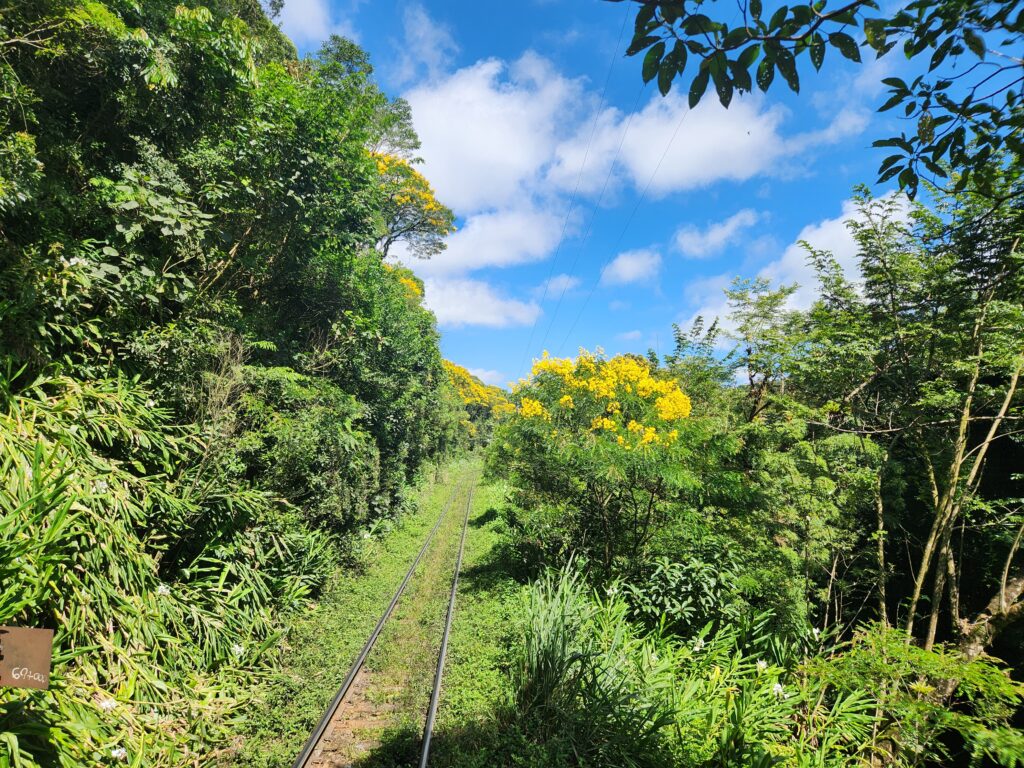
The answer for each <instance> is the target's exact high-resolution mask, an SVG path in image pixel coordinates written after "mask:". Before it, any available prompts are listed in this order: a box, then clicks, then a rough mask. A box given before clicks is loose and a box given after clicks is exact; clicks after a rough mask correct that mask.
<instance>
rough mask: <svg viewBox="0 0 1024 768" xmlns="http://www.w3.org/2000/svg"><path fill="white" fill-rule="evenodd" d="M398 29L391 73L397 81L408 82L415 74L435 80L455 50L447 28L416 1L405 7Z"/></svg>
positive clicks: (399, 82) (456, 51) (456, 47)
mask: <svg viewBox="0 0 1024 768" xmlns="http://www.w3.org/2000/svg"><path fill="white" fill-rule="evenodd" d="M402 32H403V35H402V42H401V44H399V45H398V49H399V50H398V61H397V64H396V69H395V73H394V80H395V82H396V83H398V84H405V83H408V82H410V81H412V80H414V79H416V78H417V77H419V76H426V77H427V78H428V79H430V80H436V79H437V78H438V77H440V76H441V75H442V74H443V73H444V71H445V70H446V69H447V67H448V65H449V64H451V61H452V58H453V57H454V56H455V54H456V53H458V51H459V46H458V45H457V44H456V42H455V38H454V37H453V36H452V32H451V30H450V29H449V28H448V27H447V26H445V25H443V24H439V23H438V22H436V21H434V20H433V19H432V18H430V15H429V14H428V13H427V11H426V9H425V8H424V7H423V6H422V5H421V4H419V3H412V4H410V5H407V6H406V7H405V10H404V12H403V13H402Z"/></svg>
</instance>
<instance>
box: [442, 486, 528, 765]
mask: <svg viewBox="0 0 1024 768" xmlns="http://www.w3.org/2000/svg"><path fill="white" fill-rule="evenodd" d="M505 492H506V487H505V485H504V484H503V483H489V484H482V485H479V486H478V487H477V492H476V496H475V497H474V499H473V511H472V513H471V515H470V520H469V530H468V533H467V537H466V551H465V554H464V559H463V565H462V575H461V577H460V581H459V592H458V597H457V602H456V606H455V620H454V623H453V625H452V636H451V640H450V643H449V647H448V662H447V665H446V668H445V677H444V685H443V689H442V696H441V705H440V709H439V712H438V722H437V727H436V728H435V733H434V742H433V746H432V748H431V760H430V765H431V766H432V768H434V767H436V768H455V767H456V766H457V767H458V768H478V767H479V768H484V767H485V766H486V767H487V768H492V767H493V766H497V765H517V764H518V765H531V764H535V763H533V762H532V761H531V756H530V754H529V752H530V748H529V747H528V746H527V745H526V743H525V741H524V740H523V739H522V738H521V737H520V734H519V732H518V730H517V729H516V728H515V727H514V725H511V724H504V725H503V724H502V721H501V718H500V717H496V715H500V713H501V712H502V711H503V710H505V709H506V702H507V701H508V685H509V682H508V680H509V678H508V668H509V664H510V663H511V658H512V647H513V646H512V644H513V643H514V642H515V641H516V639H517V638H518V635H519V620H520V617H521V611H520V607H521V606H522V593H523V584H524V583H525V577H524V575H523V573H522V569H521V563H520V562H519V561H518V560H517V558H516V557H515V555H514V552H513V550H512V549H511V548H510V547H509V546H508V541H509V539H508V536H507V530H506V526H505V523H504V521H503V520H502V517H501V515H500V512H499V509H500V507H501V504H502V502H503V500H504V496H505Z"/></svg>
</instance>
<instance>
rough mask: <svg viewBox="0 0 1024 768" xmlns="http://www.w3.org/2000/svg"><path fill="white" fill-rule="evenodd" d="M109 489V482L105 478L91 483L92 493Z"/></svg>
mask: <svg viewBox="0 0 1024 768" xmlns="http://www.w3.org/2000/svg"><path fill="white" fill-rule="evenodd" d="M109 490H110V484H109V483H108V482H107V481H106V480H97V481H96V482H95V483H93V484H92V492H93V493H106V492H107V491H109Z"/></svg>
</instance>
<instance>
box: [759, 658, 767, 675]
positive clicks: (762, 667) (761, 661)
mask: <svg viewBox="0 0 1024 768" xmlns="http://www.w3.org/2000/svg"><path fill="white" fill-rule="evenodd" d="M766 669H768V662H767V661H765V660H764V659H758V660H757V674H759V675H760V674H762V673H763V672H764V671H765V670H766Z"/></svg>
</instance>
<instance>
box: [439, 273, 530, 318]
mask: <svg viewBox="0 0 1024 768" xmlns="http://www.w3.org/2000/svg"><path fill="white" fill-rule="evenodd" d="M424 303H425V304H426V306H427V307H428V308H429V309H430V310H432V311H433V313H434V315H436V316H437V322H438V324H439V325H442V326H445V327H448V328H462V327H464V326H467V325H482V326H485V327H488V328H508V327H510V326H515V325H529V324H530V323H532V322H534V321H535V320H536V319H537V318H538V317H539V316H540V314H541V309H540V306H539V305H538V304H536V303H535V302H529V303H527V302H523V301H518V300H516V299H510V298H506V297H504V296H502V295H501V294H500V293H498V292H497V291H496V290H495V289H494V288H493V287H491V286H490V285H489V284H487V283H485V282H483V281H482V280H466V279H442V278H428V279H426V280H424Z"/></svg>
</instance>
